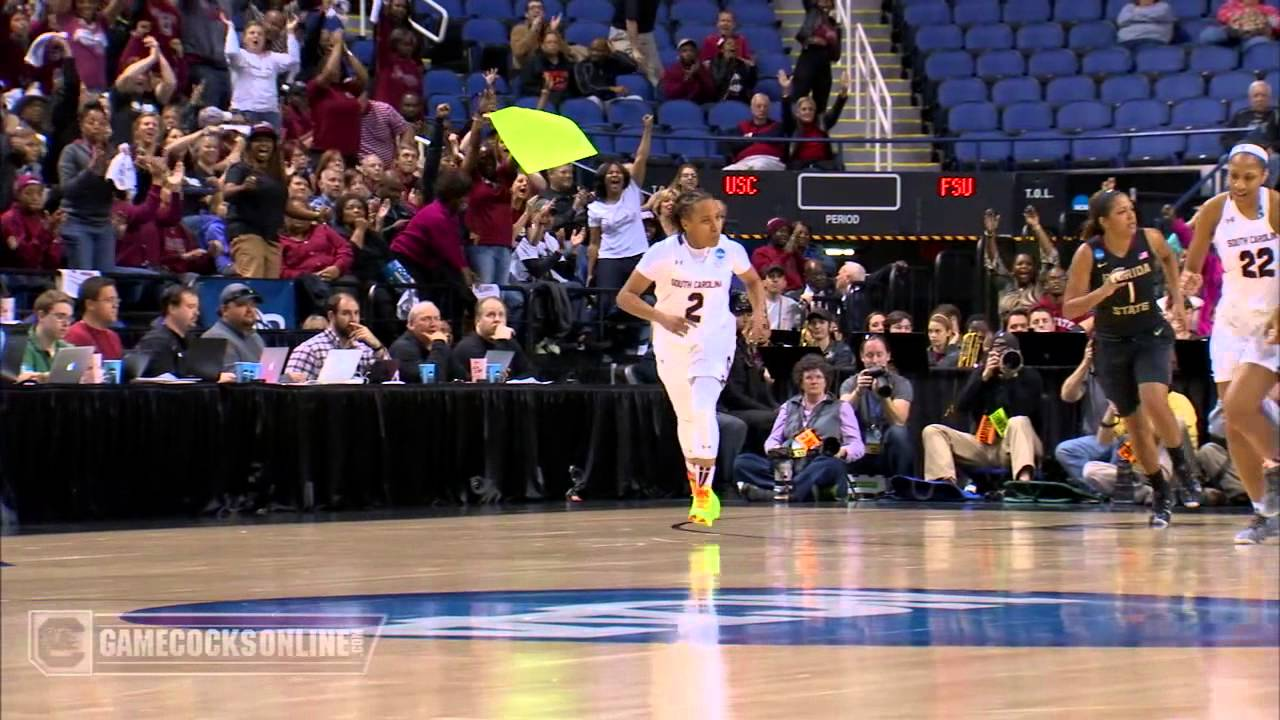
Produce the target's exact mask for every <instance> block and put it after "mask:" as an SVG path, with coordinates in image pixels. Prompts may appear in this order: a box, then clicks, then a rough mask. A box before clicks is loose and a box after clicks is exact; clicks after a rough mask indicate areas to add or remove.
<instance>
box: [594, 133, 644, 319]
mask: <svg viewBox="0 0 1280 720" xmlns="http://www.w3.org/2000/svg"><path fill="white" fill-rule="evenodd" d="M652 135H653V116H652V115H645V116H644V134H643V135H641V136H640V145H639V147H637V148H636V159H635V162H633V163H631V165H630V166H626V165H623V164H622V163H617V162H607V163H604V164H603V165H601V166H600V170H599V172H598V173H597V174H596V187H595V194H596V199H595V201H594V202H592V203H591V204H590V205H588V206H587V229H588V232H589V233H590V243H591V244H590V246H589V247H588V248H587V284H588V285H592V286H594V287H598V288H609V289H614V288H621V287H622V286H623V284H625V283H626V282H627V278H629V277H631V271H632V270H635V268H636V264H637V263H639V262H640V258H641V256H643V255H644V253H645V251H646V250H648V249H649V240H648V238H647V237H645V234H644V220H643V219H642V218H641V214H642V213H643V212H644V198H643V197H642V196H641V193H640V186H641V185H643V184H644V176H645V170H646V168H647V166H648V164H649V145H650V142H651V140H652ZM608 305H609V306H610V307H611V306H612V302H610V303H608ZM608 309H609V308H606V307H604V303H602V307H601V311H602V312H604V313H606V314H607V311H608Z"/></svg>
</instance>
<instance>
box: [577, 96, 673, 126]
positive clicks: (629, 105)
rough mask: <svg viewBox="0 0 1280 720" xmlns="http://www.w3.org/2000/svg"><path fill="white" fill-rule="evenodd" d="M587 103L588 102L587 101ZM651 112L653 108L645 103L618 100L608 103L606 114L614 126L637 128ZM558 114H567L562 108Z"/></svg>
mask: <svg viewBox="0 0 1280 720" xmlns="http://www.w3.org/2000/svg"><path fill="white" fill-rule="evenodd" d="M566 102H568V101H566ZM587 102H590V101H589V100H588V101H587ZM652 112H653V106H652V105H650V104H649V103H647V102H641V101H639V100H619V101H617V102H612V103H609V108H608V111H607V113H606V114H607V116H608V118H609V122H610V123H613V124H614V125H618V126H620V127H631V126H634V127H639V126H640V124H641V123H642V122H644V116H645V115H649V114H651V113H652ZM560 113H561V114H562V115H564V114H567V113H565V112H564V107H563V106H562V107H561V108H560Z"/></svg>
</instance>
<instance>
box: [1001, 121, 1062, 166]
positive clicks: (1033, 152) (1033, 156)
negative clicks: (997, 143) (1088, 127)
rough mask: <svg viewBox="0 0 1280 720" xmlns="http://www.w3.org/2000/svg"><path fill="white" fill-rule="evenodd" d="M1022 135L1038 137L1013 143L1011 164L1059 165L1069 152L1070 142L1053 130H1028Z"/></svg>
mask: <svg viewBox="0 0 1280 720" xmlns="http://www.w3.org/2000/svg"><path fill="white" fill-rule="evenodd" d="M1024 137H1028V138H1040V139H1039V140H1033V141H1031V142H1027V141H1022V142H1015V143H1014V144H1013V164H1014V165H1016V166H1018V167H1046V166H1049V167H1052V166H1057V165H1061V164H1062V163H1063V161H1065V160H1066V159H1067V155H1068V154H1070V152H1071V142H1070V141H1069V140H1067V139H1066V138H1064V137H1062V135H1061V134H1059V133H1057V132H1055V131H1053V130H1040V131H1036V132H1029V133H1027V134H1026V135H1025V136H1024Z"/></svg>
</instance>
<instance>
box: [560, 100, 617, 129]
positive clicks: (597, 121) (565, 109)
mask: <svg viewBox="0 0 1280 720" xmlns="http://www.w3.org/2000/svg"><path fill="white" fill-rule="evenodd" d="M621 104H622V103H620V102H619V103H613V105H611V106H610V107H611V108H613V107H617V106H618V105H621ZM560 114H561V115H563V116H565V117H567V118H569V119H570V120H572V121H574V122H575V123H577V124H578V125H581V126H583V127H586V126H588V125H604V124H605V119H604V112H603V111H602V110H601V109H600V106H599V105H597V104H595V103H593V102H591V101H590V100H587V99H586V98H569V99H567V100H565V101H564V102H562V103H560ZM610 122H616V121H613V120H610Z"/></svg>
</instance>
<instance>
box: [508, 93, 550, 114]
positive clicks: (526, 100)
mask: <svg viewBox="0 0 1280 720" xmlns="http://www.w3.org/2000/svg"><path fill="white" fill-rule="evenodd" d="M538 100H539V98H538V97H537V96H535V95H525V96H524V97H518V98H516V101H515V102H513V103H511V104H512V105H515V106H516V107H522V108H528V109H530V110H536V109H537V107H538ZM551 110H552V111H553V112H554V110H555V108H551Z"/></svg>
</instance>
